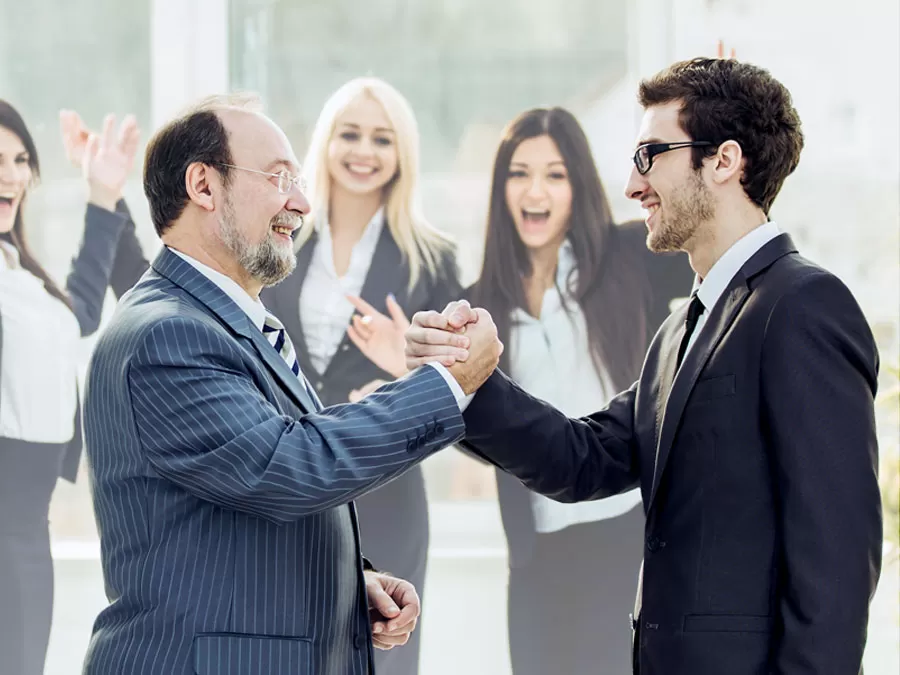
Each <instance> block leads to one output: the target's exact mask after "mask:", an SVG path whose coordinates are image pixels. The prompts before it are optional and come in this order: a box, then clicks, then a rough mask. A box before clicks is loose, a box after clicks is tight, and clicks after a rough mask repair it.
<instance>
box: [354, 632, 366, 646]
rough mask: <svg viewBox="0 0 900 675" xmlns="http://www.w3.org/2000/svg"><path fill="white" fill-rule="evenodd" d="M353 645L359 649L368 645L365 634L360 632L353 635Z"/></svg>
mask: <svg viewBox="0 0 900 675" xmlns="http://www.w3.org/2000/svg"><path fill="white" fill-rule="evenodd" d="M353 646H354V647H356V648H357V649H362V648H363V647H365V646H366V638H365V636H363V635H360V634H359V633H357V634H356V635H354V636H353Z"/></svg>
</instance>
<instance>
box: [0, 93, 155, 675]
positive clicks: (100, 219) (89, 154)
mask: <svg viewBox="0 0 900 675" xmlns="http://www.w3.org/2000/svg"><path fill="white" fill-rule="evenodd" d="M115 132H116V129H115V119H114V118H113V117H111V116H110V117H107V119H106V121H105V123H104V126H103V132H102V134H101V135H100V136H98V137H94V138H93V139H91V140H89V141H88V142H86V148H85V153H84V155H85V157H84V163H83V166H84V172H85V176H86V177H87V178H88V183H89V186H90V195H89V202H88V206H87V211H86V214H85V229H84V237H83V240H82V242H81V247H80V249H79V252H78V254H77V256H76V257H75V259H74V260H73V261H72V268H71V272H70V273H69V276H68V278H67V280H66V285H65V287H64V288H60V287H59V286H57V285H56V284H55V283H54V282H53V280H52V279H51V278H50V276H49V275H48V274H47V272H46V271H45V270H44V268H43V267H42V266H41V265H40V263H39V262H38V261H37V259H36V258H35V257H34V255H33V254H32V253H31V249H30V248H29V246H28V239H27V234H26V227H25V217H24V207H25V202H26V201H27V197H28V195H29V193H30V191H31V189H32V188H33V186H34V185H35V183H36V181H37V179H38V177H39V175H40V162H39V161H38V153H37V148H36V147H35V144H34V140H33V139H32V137H31V134H30V133H29V131H28V128H27V127H26V125H25V122H24V120H23V119H22V117H21V116H20V115H19V113H18V112H17V111H16V110H15V108H13V107H12V106H11V105H10V104H9V103H7V102H6V101H2V100H0V673H4V674H6V673H9V674H10V675H41V674H42V673H43V671H44V661H45V657H46V652H47V644H48V640H49V636H50V625H51V620H52V615H53V560H52V558H51V553H50V533H49V526H48V520H47V519H48V514H49V508H50V499H51V496H52V494H53V489H54V486H55V485H56V481H57V479H58V478H59V477H60V476H62V477H64V478H66V479H67V480H70V481H74V480H75V475H76V473H77V470H78V463H79V459H80V456H81V446H82V439H81V424H80V410H79V403H78V390H77V381H76V377H77V370H78V353H77V347H78V343H79V338H81V337H83V336H87V335H90V334H91V333H93V332H94V331H95V330H97V327H98V326H99V323H100V315H101V311H102V308H103V300H104V298H105V296H106V289H107V286H108V284H109V281H110V275H111V273H112V270H113V267H114V263H115V259H116V253H117V249H118V247H119V246H120V245H123V244H124V245H126V246H127V244H125V243H124V241H123V238H128V237H131V238H133V237H134V230H133V226H131V228H129V221H128V218H127V217H126V216H123V215H122V214H120V213H116V203H117V202H118V201H119V199H120V196H121V192H122V188H123V186H124V184H125V180H126V178H127V177H128V174H129V172H130V170H131V167H132V165H133V162H134V156H135V153H136V151H137V143H138V137H139V132H138V129H137V125H136V123H135V121H134V119H133V118H127V119H126V120H125V121H124V122H123V123H122V125H121V127H120V128H119V133H118V136H116V134H115ZM135 243H136V240H135ZM117 290H118V291H119V292H124V290H126V289H125V288H120V289H117Z"/></svg>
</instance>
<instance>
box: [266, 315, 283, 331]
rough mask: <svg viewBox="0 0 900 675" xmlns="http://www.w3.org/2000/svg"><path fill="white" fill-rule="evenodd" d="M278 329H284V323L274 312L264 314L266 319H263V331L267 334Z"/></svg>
mask: <svg viewBox="0 0 900 675" xmlns="http://www.w3.org/2000/svg"><path fill="white" fill-rule="evenodd" d="M279 330H284V324H283V323H281V321H279V320H278V318H277V317H276V316H275V315H274V314H266V319H265V321H263V333H266V334H267V335H268V334H269V333H274V332H275V331H279Z"/></svg>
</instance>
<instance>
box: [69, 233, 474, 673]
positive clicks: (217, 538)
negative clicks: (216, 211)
mask: <svg viewBox="0 0 900 675" xmlns="http://www.w3.org/2000/svg"><path fill="white" fill-rule="evenodd" d="M383 391H385V392H386V393H384V394H377V395H375V396H371V397H369V398H368V399H367V400H366V401H365V402H363V403H361V404H356V405H343V406H335V407H332V408H328V409H326V410H324V411H321V412H315V411H316V410H317V404H316V403H314V402H312V401H310V399H309V397H308V394H307V392H306V389H305V388H304V387H303V385H302V383H301V382H300V381H299V380H298V379H297V378H296V377H295V376H294V375H293V374H292V373H291V371H290V369H289V368H288V366H287V364H286V363H285V362H284V361H283V360H282V358H281V357H280V356H279V355H278V354H277V353H276V352H275V350H274V349H273V348H272V346H271V345H270V344H269V343H268V341H267V340H266V338H265V337H264V336H263V335H262V333H261V332H260V331H259V330H258V329H257V328H256V326H254V325H253V324H252V322H251V321H250V318H249V317H248V316H247V315H246V314H245V313H244V312H243V311H242V310H240V309H239V308H238V307H237V305H235V304H234V302H233V301H232V300H231V299H230V298H229V297H228V296H227V295H226V294H225V293H224V292H222V291H221V290H220V289H219V288H218V287H217V286H216V285H215V284H214V283H213V282H211V281H210V280H208V279H207V278H206V277H205V276H203V275H202V274H201V273H200V272H199V271H197V270H196V269H194V268H193V267H192V266H191V265H190V264H189V263H187V262H186V261H184V260H182V259H181V258H179V257H178V256H176V255H175V254H173V253H171V252H169V251H168V250H165V249H164V250H163V251H162V252H161V253H160V255H159V256H158V257H157V259H156V260H155V261H154V263H153V265H152V268H151V270H150V271H148V273H147V274H146V275H145V276H144V277H143V278H142V279H141V281H140V282H139V283H138V284H137V286H136V287H135V288H134V289H133V290H132V291H131V292H130V293H128V294H127V295H126V296H125V297H124V298H123V300H122V302H121V304H120V306H119V307H118V308H117V311H116V315H115V316H114V318H113V319H112V321H111V324H110V326H109V328H108V329H107V331H106V332H105V333H104V335H103V336H102V337H101V339H100V340H99V342H98V344H97V347H96V349H95V351H94V355H93V358H92V360H91V364H90V367H89V372H88V381H87V387H86V393H85V397H86V401H85V433H86V441H87V445H86V447H87V455H88V459H89V462H90V469H91V478H92V482H93V498H94V506H95V511H96V515H97V521H98V526H99V528H100V538H101V548H102V562H103V573H104V579H105V583H106V592H107V595H108V597H109V599H110V603H111V604H110V606H109V607H108V608H107V609H105V610H104V611H103V612H102V613H101V614H100V616H99V617H98V618H97V621H96V623H95V625H94V632H93V636H92V639H91V644H90V648H89V650H88V654H87V657H86V662H85V673H90V674H92V675H93V674H95V673H104V674H106V673H109V674H112V673H116V674H118V673H129V674H132V675H137V674H147V675H151V674H152V675H159V674H165V675H178V674H188V673H196V674H198V675H238V674H241V675H244V674H247V675H249V674H251V673H252V674H254V675H255V674H257V673H260V674H263V673H264V674H266V675H278V674H280V673H284V674H287V673H291V674H307V673H309V674H313V673H314V674H315V675H331V674H333V675H363V674H364V673H369V672H371V670H372V667H371V663H372V647H371V635H370V628H369V619H368V612H367V606H366V599H365V591H364V585H363V578H362V569H363V567H362V557H361V555H360V551H359V545H358V532H357V527H356V514H355V512H354V508H353V504H352V500H353V499H354V498H355V497H358V496H359V495H361V494H364V493H365V492H367V491H368V490H371V489H373V488H376V487H378V486H380V485H383V484H384V483H386V482H388V481H389V480H391V479H392V478H394V477H396V476H398V475H399V474H400V473H402V472H403V471H404V470H406V469H408V468H410V467H411V466H414V465H415V464H417V463H418V462H420V461H421V460H422V459H424V458H425V457H426V456H428V455H430V454H432V453H433V452H435V451H437V450H438V449H440V448H442V447H445V446H447V445H450V444H452V443H454V442H456V441H457V440H459V439H460V438H461V437H462V435H463V433H464V425H463V421H462V416H461V415H460V412H459V407H458V405H457V402H456V400H455V399H454V397H453V394H452V392H451V391H450V388H449V387H448V386H447V385H446V383H445V382H444V381H443V379H442V377H441V375H440V374H439V373H438V372H437V371H436V370H434V369H433V368H423V369H420V370H419V371H417V372H415V373H413V374H412V375H411V376H410V377H408V378H405V379H404V380H402V381H398V382H397V383H395V384H392V385H390V386H389V387H386V388H385V389H384V390H383ZM375 562H376V563H377V561H375Z"/></svg>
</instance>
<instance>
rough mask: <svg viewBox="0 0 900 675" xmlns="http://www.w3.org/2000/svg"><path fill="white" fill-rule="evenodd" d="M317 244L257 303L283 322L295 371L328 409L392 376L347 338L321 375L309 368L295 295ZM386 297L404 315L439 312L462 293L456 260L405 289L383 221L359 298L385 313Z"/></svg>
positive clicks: (401, 264)
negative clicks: (355, 391)
mask: <svg viewBox="0 0 900 675" xmlns="http://www.w3.org/2000/svg"><path fill="white" fill-rule="evenodd" d="M317 242H318V237H317V236H316V234H315V233H314V234H313V235H312V236H311V237H310V239H309V240H308V241H307V242H306V243H305V244H304V245H303V246H302V247H301V248H300V250H299V251H298V252H297V267H296V269H295V270H294V272H293V273H292V274H291V275H290V276H289V277H288V278H287V279H285V280H284V281H282V282H281V283H280V284H277V285H276V286H272V287H269V288H266V289H264V290H263V292H262V293H261V294H260V299H261V300H262V301H263V304H265V305H266V307H267V308H269V309H270V310H271V311H272V313H273V314H275V316H277V317H278V318H279V319H280V320H281V322H282V323H283V324H284V327H285V329H286V330H287V332H288V335H290V337H291V340H293V342H294V349H295V350H296V352H297V361H298V363H299V364H300V368H301V369H302V371H303V372H304V374H306V376H307V377H308V378H309V380H310V383H311V384H312V386H313V387H315V388H316V391H317V393H318V395H319V397H320V398H321V399H322V403H323V405H325V407H328V406H332V405H337V404H340V403H347V400H348V398H349V396H350V392H351V391H352V390H353V389H357V388H359V387H361V386H363V385H365V384H367V383H369V382H371V381H372V380H375V379H384V380H393V379H394V378H393V376H392V375H391V374H389V373H386V372H385V371H383V370H381V369H380V368H378V367H377V366H376V365H375V364H373V363H372V362H371V361H369V359H367V358H366V357H365V356H364V355H363V353H362V352H360V351H359V349H357V348H356V345H354V344H353V342H351V341H350V338H349V337H348V336H347V335H346V334H344V337H343V339H342V340H341V344H340V345H339V346H338V349H337V352H335V354H334V357H333V358H332V359H331V362H330V363H329V364H328V368H327V369H326V371H325V372H324V373H322V374H321V375H319V373H318V372H317V371H316V369H315V368H313V365H312V362H311V361H310V359H309V350H308V348H307V346H306V340H305V339H304V337H303V321H302V318H301V317H300V292H301V290H302V289H303V282H304V281H305V279H306V273H307V271H308V270H309V264H310V260H312V255H313V251H315V248H316V244H317ZM389 293H393V294H394V297H395V298H396V299H397V302H398V303H399V305H400V307H402V308H403V311H404V312H405V313H406V315H407V317H411V316H412V315H413V314H415V313H416V312H418V311H420V310H426V309H443V308H444V306H446V304H447V303H448V302H450V301H451V300H458V299H459V296H460V294H461V287H460V284H459V278H458V274H457V268H456V259H455V256H454V255H452V254H447V255H445V256H444V258H443V260H442V261H441V264H440V267H439V274H438V275H437V276H436V277H431V276H430V275H428V274H427V273H426V272H423V273H422V274H421V275H420V277H419V280H418V282H417V283H416V285H415V286H414V287H413V288H412V290H411V291H410V290H409V265H408V263H407V262H406V261H405V260H403V256H402V255H401V253H400V249H399V248H398V247H397V244H396V242H395V241H394V238H393V237H392V236H391V232H390V228H388V226H387V223H385V225H384V228H383V229H382V231H381V236H380V237H379V239H378V243H377V244H376V246H375V252H374V254H373V256H372V264H371V266H370V267H369V273H368V275H367V276H366V280H365V282H364V283H363V287H362V291H361V293H360V295H361V297H362V299H363V300H365V301H366V302H368V303H369V304H370V305H372V306H373V307H375V309H377V310H378V311H380V312H383V313H385V314H387V305H386V301H385V300H386V298H387V295H388V294H389Z"/></svg>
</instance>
